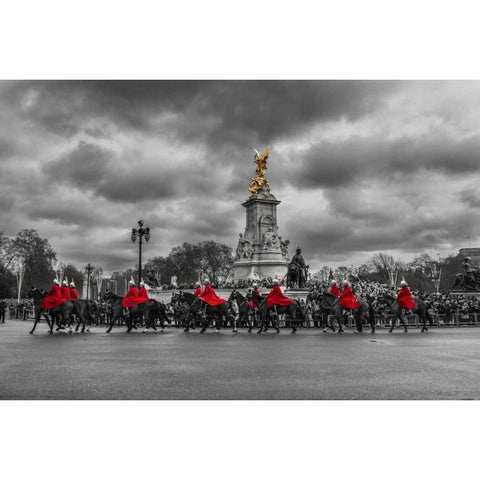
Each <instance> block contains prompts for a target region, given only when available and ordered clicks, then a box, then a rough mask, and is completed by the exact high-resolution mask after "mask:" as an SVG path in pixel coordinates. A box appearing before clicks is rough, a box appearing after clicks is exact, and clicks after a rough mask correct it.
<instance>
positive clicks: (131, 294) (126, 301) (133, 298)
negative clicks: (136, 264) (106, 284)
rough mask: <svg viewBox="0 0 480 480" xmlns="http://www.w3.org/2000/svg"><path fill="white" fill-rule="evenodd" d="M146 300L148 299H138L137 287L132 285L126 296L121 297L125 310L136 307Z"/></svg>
mask: <svg viewBox="0 0 480 480" xmlns="http://www.w3.org/2000/svg"><path fill="white" fill-rule="evenodd" d="M147 300H148V298H142V297H140V296H139V294H138V290H137V287H135V285H132V286H131V287H130V288H129V290H128V292H127V294H126V295H125V296H124V297H123V300H122V305H123V306H124V307H125V308H132V307H134V306H135V305H138V304H139V303H143V302H146V301H147Z"/></svg>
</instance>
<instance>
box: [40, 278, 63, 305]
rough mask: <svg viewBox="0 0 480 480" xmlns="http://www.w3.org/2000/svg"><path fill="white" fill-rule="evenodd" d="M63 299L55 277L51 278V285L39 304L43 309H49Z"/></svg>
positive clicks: (60, 302) (59, 303)
mask: <svg viewBox="0 0 480 480" xmlns="http://www.w3.org/2000/svg"><path fill="white" fill-rule="evenodd" d="M64 301H65V298H63V295H62V289H61V287H60V285H59V284H58V280H57V279H56V278H54V279H53V286H52V288H51V289H50V291H49V292H48V293H47V295H46V296H45V298H44V299H43V300H42V303H41V304H40V308H42V309H43V310H50V309H52V308H56V307H58V306H60V305H61V304H62V303H63V302H64Z"/></svg>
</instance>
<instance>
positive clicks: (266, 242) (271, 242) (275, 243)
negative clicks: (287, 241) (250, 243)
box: [262, 227, 280, 250]
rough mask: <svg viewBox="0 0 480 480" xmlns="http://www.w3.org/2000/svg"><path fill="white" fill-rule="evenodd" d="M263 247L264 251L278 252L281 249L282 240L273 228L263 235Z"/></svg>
mask: <svg viewBox="0 0 480 480" xmlns="http://www.w3.org/2000/svg"><path fill="white" fill-rule="evenodd" d="M262 246H263V249H264V250H277V249H279V248H280V238H279V236H278V234H277V233H276V232H275V231H274V230H273V228H272V227H270V228H269V229H268V231H266V232H265V233H264V234H263V243H262Z"/></svg>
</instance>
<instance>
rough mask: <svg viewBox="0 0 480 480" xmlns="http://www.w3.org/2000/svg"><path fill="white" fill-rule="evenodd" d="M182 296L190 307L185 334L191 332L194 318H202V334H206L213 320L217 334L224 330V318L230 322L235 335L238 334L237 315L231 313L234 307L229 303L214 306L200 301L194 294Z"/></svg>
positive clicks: (184, 293)
mask: <svg viewBox="0 0 480 480" xmlns="http://www.w3.org/2000/svg"><path fill="white" fill-rule="evenodd" d="M181 294H182V295H183V298H184V299H185V300H186V301H187V302H188V304H189V306H190V310H189V312H188V316H187V326H186V328H185V330H184V331H185V332H188V331H189V330H190V321H191V320H190V319H191V318H192V317H194V318H197V317H199V318H200V320H201V324H202V329H201V330H200V333H205V332H206V330H207V328H208V325H209V324H210V320H211V319H213V320H214V321H215V332H216V333H218V331H219V330H220V329H221V328H222V320H223V318H226V320H227V322H230V325H231V326H232V327H233V332H234V333H237V332H238V330H237V321H236V319H235V315H232V313H231V310H232V306H231V304H230V303H229V302H224V303H221V304H220V305H216V306H213V305H210V304H208V303H206V302H204V301H203V300H200V298H199V297H196V296H195V295H193V294H192V293H188V292H181Z"/></svg>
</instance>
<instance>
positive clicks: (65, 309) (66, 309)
mask: <svg viewBox="0 0 480 480" xmlns="http://www.w3.org/2000/svg"><path fill="white" fill-rule="evenodd" d="M26 296H27V298H33V304H34V307H35V322H34V324H33V328H32V329H31V330H30V332H29V333H30V334H33V332H34V331H35V328H36V326H37V323H38V322H39V321H40V317H41V315H42V313H43V314H44V316H45V318H46V320H47V324H48V328H49V333H50V334H53V326H54V324H55V320H54V319H55V317H56V316H57V315H59V316H60V317H61V320H62V321H63V322H64V323H65V325H68V327H69V333H72V330H71V315H72V313H75V314H77V315H78V316H79V318H80V321H81V322H83V325H84V328H85V318H84V316H83V311H82V310H81V308H79V307H78V304H76V303H75V300H70V301H68V300H67V301H65V302H63V303H61V304H60V305H59V306H58V307H56V308H52V309H50V310H45V309H42V308H41V306H40V305H41V303H42V300H43V299H44V297H45V294H44V293H42V292H40V290H38V288H35V287H32V288H31V289H30V290H29V291H28V292H27V295H26ZM47 313H48V314H49V315H50V317H51V320H49V318H48V315H47Z"/></svg>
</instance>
